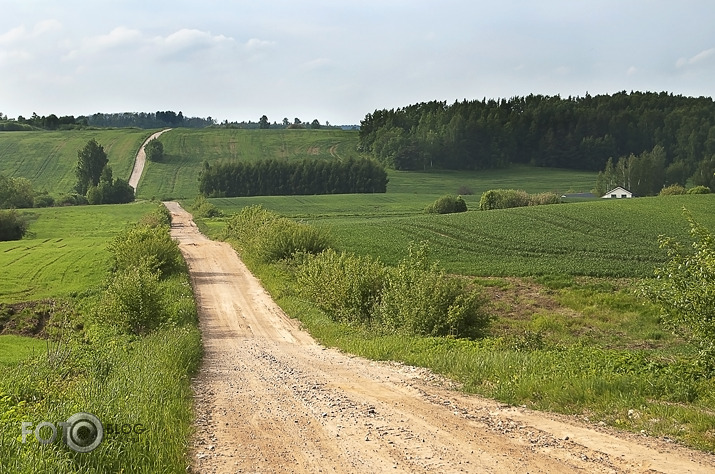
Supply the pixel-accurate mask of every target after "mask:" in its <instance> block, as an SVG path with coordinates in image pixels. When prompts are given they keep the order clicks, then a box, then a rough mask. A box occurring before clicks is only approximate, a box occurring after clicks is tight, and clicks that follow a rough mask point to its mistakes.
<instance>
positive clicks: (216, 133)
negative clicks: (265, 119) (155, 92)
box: [137, 129, 358, 200]
mask: <svg viewBox="0 0 715 474" xmlns="http://www.w3.org/2000/svg"><path fill="white" fill-rule="evenodd" d="M357 138H358V136H357V132H352V131H342V130H237V129H203V130H192V129H175V130H172V131H170V132H168V133H166V134H164V135H162V137H161V142H162V143H163V144H164V153H165V155H166V157H165V160H164V161H163V162H161V163H149V164H148V165H147V168H146V169H145V175H144V177H143V178H142V182H141V183H140V185H139V187H138V191H137V192H138V196H139V197H142V198H151V197H157V198H160V199H163V200H165V199H168V198H174V199H180V198H181V199H186V198H192V197H194V196H196V194H198V187H199V185H198V174H199V172H200V171H201V164H202V162H203V161H204V160H206V161H208V162H209V163H214V162H218V161H227V160H259V159H267V158H287V159H301V158H324V159H334V158H337V157H344V158H347V157H350V156H357V151H356V146H357Z"/></svg>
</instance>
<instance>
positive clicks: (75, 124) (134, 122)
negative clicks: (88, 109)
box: [0, 110, 215, 130]
mask: <svg viewBox="0 0 715 474" xmlns="http://www.w3.org/2000/svg"><path fill="white" fill-rule="evenodd" d="M214 124H215V121H214V120H213V119H212V118H211V117H207V118H199V117H184V114H183V113H182V112H181V111H179V113H176V112H174V111H172V110H167V111H157V112H155V113H147V112H124V113H112V114H102V113H96V114H94V115H90V116H84V115H83V116H79V117H75V116H74V115H65V116H61V117H58V116H57V115H55V114H50V115H47V116H45V115H42V116H40V115H37V114H36V113H33V114H32V116H31V117H29V118H25V117H23V116H22V115H20V116H19V117H17V119H16V120H11V119H9V118H8V116H7V115H5V114H2V113H0V130H31V129H34V128H41V129H44V130H68V129H74V128H86V127H117V128H122V127H136V128H162V127H187V128H203V127H209V126H211V125H214Z"/></svg>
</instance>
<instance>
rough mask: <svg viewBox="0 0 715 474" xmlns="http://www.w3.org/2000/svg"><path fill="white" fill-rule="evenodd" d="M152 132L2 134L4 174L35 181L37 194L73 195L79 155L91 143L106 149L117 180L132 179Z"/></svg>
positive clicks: (0, 152)
mask: <svg viewBox="0 0 715 474" xmlns="http://www.w3.org/2000/svg"><path fill="white" fill-rule="evenodd" d="M151 133H152V132H151V131H148V130H138V129H119V130H76V131H75V130H73V131H63V132H39V131H38V132H0V174H4V175H5V176H12V177H23V178H27V179H29V180H30V181H32V185H33V187H34V189H35V190H36V191H47V192H49V193H51V194H55V195H58V194H63V193H68V192H72V191H73V190H74V185H75V183H76V182H77V177H76V176H75V167H76V166H77V152H78V151H79V150H81V149H82V147H84V146H85V145H86V143H87V142H88V141H89V140H91V139H93V138H94V139H95V140H97V143H99V144H100V145H102V146H104V151H105V152H106V153H107V157H108V158H109V165H110V166H111V167H112V172H113V174H114V177H115V178H122V179H125V180H126V179H129V174H130V173H131V169H132V166H133V165H134V157H135V156H136V153H137V151H138V150H139V147H140V146H141V144H142V143H143V141H144V140H146V138H147V137H148V136H149V135H151Z"/></svg>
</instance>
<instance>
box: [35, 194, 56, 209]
mask: <svg viewBox="0 0 715 474" xmlns="http://www.w3.org/2000/svg"><path fill="white" fill-rule="evenodd" d="M54 205H55V198H53V197H52V196H50V195H49V194H47V193H41V194H37V195H35V202H34V207H52V206H54Z"/></svg>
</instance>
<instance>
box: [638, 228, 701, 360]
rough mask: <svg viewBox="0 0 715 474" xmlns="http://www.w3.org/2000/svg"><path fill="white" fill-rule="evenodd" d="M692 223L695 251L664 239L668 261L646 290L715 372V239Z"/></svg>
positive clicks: (692, 248)
mask: <svg viewBox="0 0 715 474" xmlns="http://www.w3.org/2000/svg"><path fill="white" fill-rule="evenodd" d="M688 221H689V222H690V234H691V236H692V238H693V240H694V242H693V243H692V245H691V250H686V249H685V248H684V247H683V245H682V244H681V243H679V242H677V241H676V240H674V239H672V238H669V237H661V239H660V245H661V247H662V248H665V249H666V250H667V251H668V262H666V264H665V265H664V266H662V267H660V268H658V269H657V270H656V272H655V274H656V277H657V281H656V282H654V283H652V284H651V285H649V286H647V287H646V288H645V290H644V291H645V293H646V295H647V296H649V297H650V298H651V299H652V300H653V301H654V302H656V303H658V304H659V305H660V306H661V307H662V308H663V315H664V320H665V322H666V323H667V324H668V325H669V326H671V327H672V328H673V329H674V330H676V331H677V332H679V333H681V334H683V335H684V336H685V337H686V338H688V339H689V340H691V341H693V342H694V343H695V344H697V345H698V347H699V348H700V350H701V360H702V361H703V363H705V364H707V366H708V367H709V369H710V371H712V372H715V359H714V357H715V236H713V234H711V233H710V232H708V231H707V229H705V227H703V226H702V225H700V224H698V223H697V222H695V221H694V220H693V219H692V218H691V217H688Z"/></svg>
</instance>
